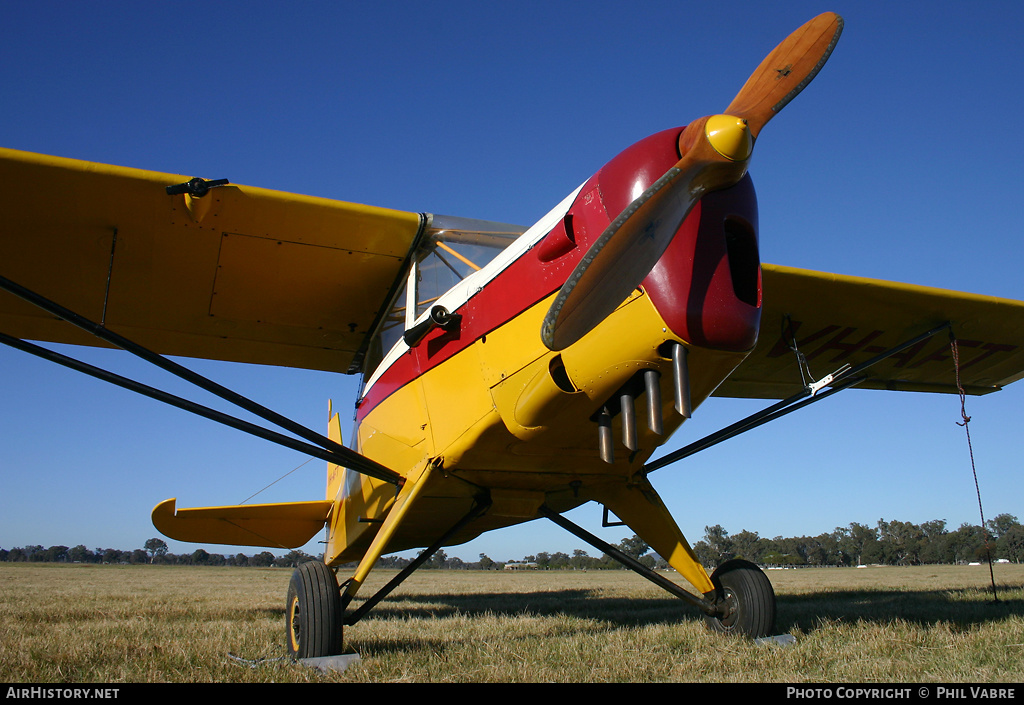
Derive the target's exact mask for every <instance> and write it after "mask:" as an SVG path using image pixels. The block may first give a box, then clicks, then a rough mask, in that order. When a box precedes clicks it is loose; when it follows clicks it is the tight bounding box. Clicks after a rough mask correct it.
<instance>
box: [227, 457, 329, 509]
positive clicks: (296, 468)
mask: <svg viewBox="0 0 1024 705" xmlns="http://www.w3.org/2000/svg"><path fill="white" fill-rule="evenodd" d="M312 460H313V458H307V459H306V462H305V463H301V464H299V465H298V466H297V467H294V468H292V469H291V470H289V471H288V472H286V473H285V474H284V475H281V477H279V478H277V479H276V480H274V481H273V482H271V483H270V484H269V485H267V486H266V487H264V488H263V489H260V490H256V491H255V492H253V493H252V494H251V495H249V496H248V497H246V498H245V499H243V500H242V501H241V502H239V504H245V503H246V502H248V501H249V500H250V499H252V498H253V497H255V496H256V495H258V494H260V493H262V492H265V491H266V490H268V489H270V488H271V487H273V486H274V485H276V484H277V483H278V482H280V481H281V480H283V479H284V478H286V477H288V476H289V475H291V474H292V473H293V472H295V471H296V470H298V469H299V468H301V467H302V466H303V465H305V464H306V463H309V462H312Z"/></svg>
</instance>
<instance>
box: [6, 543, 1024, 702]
mask: <svg viewBox="0 0 1024 705" xmlns="http://www.w3.org/2000/svg"><path fill="white" fill-rule="evenodd" d="M995 570H996V581H997V586H998V587H999V593H998V597H999V600H998V602H997V603H994V604H993V603H992V602H993V601H992V591H991V587H990V582H989V573H988V568H987V567H985V566H980V567H978V566H922V567H914V568H883V567H878V568H874V567H871V568H863V569H854V568H823V569H802V570H788V571H768V575H769V577H770V578H771V580H772V583H773V584H774V586H775V591H776V594H777V596H778V602H779V620H778V631H779V633H789V634H792V635H794V636H795V637H796V642H795V643H794V644H792V645H789V646H779V645H776V644H762V645H758V644H755V643H753V642H750V641H747V640H742V639H735V638H730V637H724V636H721V635H716V634H712V633H710V632H708V631H707V630H705V629H704V627H703V623H702V620H701V616H700V614H699V613H698V612H697V611H696V610H695V609H693V608H691V607H688V606H686V605H685V604H684V603H682V602H681V601H680V600H678V599H675V598H672V597H670V596H668V595H667V594H666V593H664V592H663V591H661V590H660V589H659V588H657V587H655V586H653V585H651V584H650V583H648V582H646V581H645V580H644V579H643V578H640V577H639V576H637V575H634V574H632V573H630V572H627V571H591V572H587V573H583V572H560V571H552V572H519V573H503V572H460V571H420V572H417V573H416V574H414V575H413V577H412V578H410V579H409V580H408V581H407V582H406V583H405V584H404V585H402V586H401V587H400V588H399V589H398V590H396V592H395V593H393V594H392V595H391V596H390V597H389V598H388V599H386V600H385V601H384V602H382V603H381V604H380V605H378V606H377V608H376V609H374V610H373V611H371V612H370V613H369V615H368V616H367V617H366V618H365V619H364V620H363V621H362V622H360V623H358V624H356V625H354V626H352V627H350V628H348V629H347V630H346V632H345V642H346V646H347V648H348V649H349V650H352V651H356V652H358V653H359V654H360V655H361V657H362V658H361V661H360V662H359V663H357V664H356V665H353V666H351V667H350V668H349V669H348V670H347V671H345V672H344V673H329V674H322V673H320V672H318V671H316V670H312V669H309V668H306V667H304V666H301V665H299V664H295V663H292V662H289V661H288V660H286V659H284V658H283V657H284V653H285V650H284V599H285V593H286V591H287V586H288V581H289V578H290V576H291V571H290V570H287V569H278V568H266V569H260V568H211V567H171V566H102V565H57V564H32V563H0V682H8V683H42V682H64V683H85V682H99V683H116V682H131V683H135V682H271V681H273V682H307V681H373V682H395V681H406V682H442V681H456V682H469V681H484V682H487V681H489V682H496V681H497V682H549V681H557V682H621V681H632V682H655V681H677V682H727V681H728V682H787V683H789V682H792V683H799V682H814V683H826V682H844V683H854V682H856V683H868V682H957V683H963V682H970V683H992V682H1015V683H1020V682H1024V565H997V566H996V567H995ZM391 575H393V572H390V571H379V572H375V573H373V574H371V580H370V583H369V584H368V585H367V587H366V588H365V590H364V592H363V593H361V595H370V594H372V591H373V589H374V588H375V587H376V586H378V585H380V584H382V583H383V582H384V581H385V580H386V579H388V578H389V577H391Z"/></svg>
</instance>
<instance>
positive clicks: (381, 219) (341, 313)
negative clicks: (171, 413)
mask: <svg viewBox="0 0 1024 705" xmlns="http://www.w3.org/2000/svg"><path fill="white" fill-rule="evenodd" d="M185 181H188V177H185V176H181V175H173V174H161V173H157V172H150V171H141V170H137V169H128V168H123V167H115V166H107V165H103V164H94V163H91V162H83V161H76V160H72V159H62V158H57V157H49V156H43V155H38V154H31V153H28V152H18V151H14V150H7V149H0V183H2V184H3V188H2V189H0V224H2V226H0V275H2V276H4V277H6V278H7V279H10V280H12V281H14V282H16V283H17V284H20V285H22V286H24V287H26V288H28V289H31V290H33V291H35V292H37V293H39V294H41V295H43V296H45V297H47V298H49V299H51V300H53V301H55V302H56V303H58V304H60V305H61V306H64V307H65V308H68V309H70V310H72V311H75V312H76V313H78V314H80V315H82V316H85V317H86V318H89V319H91V320H93V321H97V322H102V323H103V324H104V325H105V326H106V327H107V328H109V329H111V330H113V331H115V332H116V333H118V334H120V335H122V336H124V337H126V338H128V339H130V340H133V341H135V342H137V343H139V344H141V345H143V346H145V347H147V348H149V349H151V350H154V351H156V352H159V353H163V354H168V355H184V356H191V357H204V358H212V359H221V360H230V361H235V362H253V363H262V364H269V365H287V366H290V367H304V368H310V369H320V370H333V371H341V372H344V371H347V370H348V368H349V366H350V365H351V364H352V362H353V358H354V357H355V356H356V355H357V353H358V352H359V351H360V348H361V346H362V345H363V343H364V340H365V339H366V337H367V334H368V333H369V332H370V331H371V329H372V327H373V326H374V324H375V322H376V320H377V318H378V316H380V315H381V313H382V308H383V306H384V305H385V303H386V300H387V299H388V295H389V293H390V292H391V289H392V286H393V285H394V284H395V282H396V279H397V278H398V277H399V276H400V274H401V272H402V271H403V268H404V266H405V264H406V260H407V258H408V257H409V253H410V251H411V250H412V248H413V246H414V242H415V240H416V237H417V234H418V233H419V232H420V229H421V220H422V218H421V216H420V215H419V214H416V213H407V212H402V211H395V210H387V209H382V208H372V207H369V206H363V205H356V204H352V203H343V202H340V201H332V200H328V199H323V198H313V197H308V196H298V195H293V194H288V193H282V192H277V191H270V190H266V189H259V188H252V187H248V186H236V185H226V186H221V187H218V188H213V189H211V190H210V191H209V193H207V194H206V195H204V196H202V197H200V198H194V197H192V196H190V195H188V194H178V195H174V196H171V195H168V194H167V192H166V187H168V186H171V185H174V184H179V183H182V182H185ZM0 331H3V332H5V333H8V334H10V335H14V336H17V337H19V338H23V339H31V340H46V341H51V342H62V343H77V344H86V345H96V344H97V341H96V339H94V338H93V337H92V336H90V335H89V334H87V333H84V332H82V331H80V330H78V329H76V328H73V327H72V326H70V325H69V324H66V323H64V322H62V321H59V320H57V319H54V318H53V317H52V316H49V315H48V314H45V313H43V312H42V311H40V310H39V309H37V308H35V307H34V306H32V305H30V304H27V303H25V302H23V301H21V300H20V299H18V298H15V297H14V296H13V295H10V294H7V293H6V292H0Z"/></svg>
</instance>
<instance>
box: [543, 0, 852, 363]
mask: <svg viewBox="0 0 1024 705" xmlns="http://www.w3.org/2000/svg"><path fill="white" fill-rule="evenodd" d="M841 31H842V18H840V17H839V16H838V15H836V14H834V13H826V14H823V15H819V16H818V17H816V18H814V19H813V20H811V21H810V22H807V23H806V24H804V25H803V26H802V27H800V28H799V29H797V30H796V31H795V32H793V33H792V34H791V35H790V36H789V37H787V38H786V39H785V40H784V41H783V42H782V43H781V44H779V45H778V46H777V47H776V48H775V49H774V50H773V51H772V52H771V53H770V54H769V55H768V56H767V57H766V58H765V60H764V61H762V62H761V65H760V66H759V67H758V68H757V70H755V71H754V73H753V74H752V75H751V77H750V78H749V79H748V80H747V82H746V84H744V86H743V88H742V89H740V92H739V93H738V94H737V96H736V98H734V99H733V101H732V103H730V105H729V108H728V109H727V111H726V112H727V113H728V114H727V115H713V116H710V117H705V118H701V119H699V120H695V121H694V122H692V123H690V124H689V125H688V126H687V127H686V129H685V130H683V132H682V134H681V135H680V138H679V153H680V154H681V155H682V157H681V158H680V160H679V161H678V162H677V163H676V165H675V166H673V167H672V168H671V169H669V170H668V171H667V172H665V174H664V175H663V176H662V177H661V178H660V179H658V180H657V181H656V182H655V183H654V184H652V185H651V186H650V188H648V189H647V190H646V191H644V192H643V193H642V194H641V195H640V196H639V197H638V198H637V199H636V200H634V201H633V202H632V203H631V204H630V205H629V206H627V207H626V208H625V210H623V211H622V213H620V214H619V215H618V217H616V218H615V220H613V221H612V222H611V223H610V224H609V225H608V227H607V228H606V229H605V231H604V232H603V233H602V234H601V235H600V236H599V237H598V238H597V240H595V241H594V243H593V244H592V245H591V246H590V249H589V250H588V251H587V253H586V254H585V255H584V256H583V259H582V260H581V261H580V263H579V264H578V265H577V266H576V268H575V269H574V270H573V272H572V274H571V275H570V276H569V278H568V280H566V282H565V284H563V285H562V288H561V289H560V290H559V292H558V294H557V295H556V296H555V300H554V302H553V303H552V304H551V307H550V308H549V309H548V312H547V315H546V316H545V317H544V322H543V324H542V326H541V340H542V341H543V342H544V345H546V346H547V347H548V348H549V349H550V350H563V349H564V348H566V347H568V346H569V345H572V344H573V343H574V342H576V341H577V340H579V339H580V338H582V337H583V336H584V335H586V334H587V333H588V332H590V330H591V329H593V328H594V327H595V326H596V325H597V324H598V323H600V322H601V321H603V320H604V319H605V318H606V317H607V316H608V315H610V314H611V313H612V312H613V311H614V310H615V309H616V308H617V307H618V306H619V305H620V304H621V303H622V302H623V301H625V300H626V298H627V297H628V296H629V294H630V292H632V291H633V290H634V289H635V288H636V287H638V286H639V285H640V283H641V282H642V281H643V280H644V278H645V277H646V276H647V274H648V273H649V272H650V271H651V269H653V267H654V265H655V264H657V262H658V260H659V259H660V258H661V256H662V255H663V254H664V252H665V250H666V249H667V248H668V246H669V243H671V242H672V238H673V237H675V234H676V232H677V231H678V230H679V227H680V225H682V222H683V220H685V219H686V216H687V215H689V213H690V211H691V210H692V209H693V207H694V205H696V203H697V201H698V200H700V198H701V196H703V195H704V194H705V193H707V192H708V191H715V190H719V189H724V188H728V187H730V186H733V185H735V184H736V183H737V182H739V180H740V179H742V178H743V175H744V174H745V173H746V170H747V165H748V163H749V160H750V152H751V149H752V148H753V144H754V139H755V138H756V136H757V133H758V132H760V130H761V128H763V127H764V125H765V124H766V123H767V122H768V120H770V119H771V118H772V117H773V116H774V115H775V113H777V112H778V111H779V110H781V109H782V108H783V107H784V106H785V105H786V103H788V102H789V101H791V100H792V99H793V98H794V97H795V96H796V95H797V94H798V93H799V92H800V91H802V90H803V89H804V87H805V86H806V85H807V84H808V83H810V81H811V79H813V78H814V76H815V75H816V74H817V73H818V71H820V70H821V67H822V65H823V64H824V63H825V61H826V59H828V57H829V55H830V54H831V53H832V49H833V48H834V47H835V44H836V42H837V41H838V39H839V33H840V32H841Z"/></svg>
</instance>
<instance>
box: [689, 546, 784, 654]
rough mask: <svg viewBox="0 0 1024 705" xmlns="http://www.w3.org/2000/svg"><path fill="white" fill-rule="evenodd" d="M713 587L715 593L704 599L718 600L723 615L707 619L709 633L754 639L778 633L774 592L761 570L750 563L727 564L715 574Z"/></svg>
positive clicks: (735, 562)
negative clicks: (776, 629) (776, 631)
mask: <svg viewBox="0 0 1024 705" xmlns="http://www.w3.org/2000/svg"><path fill="white" fill-rule="evenodd" d="M711 584H712V585H714V586H715V592H713V593H708V594H707V595H705V597H707V598H708V599H711V600H715V601H716V602H717V604H718V605H719V607H720V612H719V614H716V615H704V623H705V624H706V625H707V627H708V629H710V630H711V631H713V632H721V633H724V634H737V635H741V636H747V637H750V638H752V639H757V638H760V637H763V636H771V635H772V633H773V632H774V631H775V590H773V589H772V584H771V582H770V581H769V580H768V576H767V575H765V574H764V572H762V571H761V569H760V568H758V567H757V566H756V565H754V564H753V563H751V562H750V561H744V560H739V559H735V560H731V561H726V562H725V563H723V564H722V565H720V566H718V569H717V570H716V571H715V572H714V573H712V575H711Z"/></svg>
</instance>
